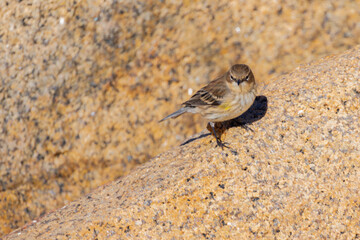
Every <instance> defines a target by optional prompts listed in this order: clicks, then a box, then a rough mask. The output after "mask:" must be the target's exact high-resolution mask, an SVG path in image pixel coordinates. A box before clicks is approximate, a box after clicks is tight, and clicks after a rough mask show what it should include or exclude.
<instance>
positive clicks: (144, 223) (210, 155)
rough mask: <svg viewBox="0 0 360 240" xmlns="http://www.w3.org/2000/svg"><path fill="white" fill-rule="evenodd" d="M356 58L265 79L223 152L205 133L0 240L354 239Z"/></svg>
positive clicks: (358, 142) (359, 73)
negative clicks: (247, 125)
mask: <svg viewBox="0 0 360 240" xmlns="http://www.w3.org/2000/svg"><path fill="white" fill-rule="evenodd" d="M359 62H360V46H357V47H355V48H354V49H352V50H350V51H347V52H345V53H343V54H340V55H336V56H330V57H325V58H323V59H320V60H319V61H316V62H312V63H310V64H308V65H303V66H301V67H299V68H297V69H296V70H295V71H293V72H291V73H289V74H286V75H283V76H281V77H279V78H273V79H272V80H271V81H270V82H269V83H268V84H267V85H266V86H265V87H263V88H261V89H260V95H259V96H258V97H257V99H256V101H255V103H254V104H253V106H252V107H251V109H250V110H249V111H248V112H246V113H245V114H244V115H243V116H241V117H239V118H238V119H235V120H232V121H230V122H227V123H225V125H226V126H228V129H227V131H226V136H224V140H225V141H226V142H228V143H229V145H230V148H227V149H224V150H222V149H221V148H219V147H216V142H215V141H214V138H213V137H212V136H211V135H209V134H208V133H206V132H203V133H201V134H199V135H197V136H194V137H193V138H191V139H189V140H188V141H187V142H186V143H184V144H183V145H182V146H179V147H176V148H174V149H172V150H171V151H168V152H165V153H162V154H160V155H158V156H157V157H155V158H153V159H151V160H150V161H148V162H147V163H145V164H143V165H141V166H139V167H137V168H135V169H134V170H133V171H132V172H131V173H130V174H128V175H127V176H125V177H122V178H120V179H118V180H116V181H114V182H112V183H110V184H107V185H104V186H102V187H100V188H98V189H97V190H95V191H93V192H92V193H90V194H88V195H87V196H85V197H82V198H80V199H78V200H76V201H74V202H71V203H70V204H68V205H65V206H64V207H63V208H61V209H59V210H57V211H55V212H52V213H50V214H48V215H46V216H45V217H43V218H41V219H39V220H37V221H34V222H33V223H31V224H28V225H27V226H25V227H23V228H22V229H19V230H17V231H15V232H12V233H11V234H10V235H8V236H7V237H5V239H55V238H61V239H119V238H120V239H124V238H128V239H160V238H162V239H195V238H208V239H249V238H276V239H287V238H291V239H355V238H358V237H359V235H360V222H359V219H360V200H359V194H360V189H359V186H360V162H359V158H360V64H359ZM244 123H251V125H249V127H250V128H251V129H252V130H253V131H250V130H246V129H244V128H241V127H240V126H242V125H243V124H244Z"/></svg>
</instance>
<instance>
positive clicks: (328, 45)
mask: <svg viewBox="0 0 360 240" xmlns="http://www.w3.org/2000/svg"><path fill="white" fill-rule="evenodd" d="M359 22H360V14H359V7H358V3H357V2H356V1H350V0H349V1H341V2H339V1H316V2H301V3H300V2H299V1H291V0H287V1H282V3H281V4H280V3H277V2H275V1H274V2H269V1H265V0H264V1H256V2H255V1H246V2H239V1H229V2H227V3H226V4H220V3H217V2H216V1H208V3H203V2H198V1H183V2H182V3H181V2H180V1H179V2H178V3H175V2H174V3H161V1H143V2H136V1H133V0H131V1H130V0H127V1H118V2H116V1H91V2H88V1H46V3H45V2H43V1H30V0H28V1H25V0H24V1H0V24H1V26H2V27H1V29H0V100H1V101H0V104H1V106H0V159H1V164H0V213H1V214H0V235H2V234H3V233H7V232H9V231H11V230H12V229H16V228H17V227H19V226H22V225H23V224H24V223H26V222H29V221H30V220H32V219H35V218H37V217H39V216H40V215H43V214H45V213H46V212H49V211H50V210H53V209H56V208H59V207H61V206H62V205H64V204H66V203H68V202H69V201H72V200H74V199H76V198H78V197H79V196H81V195H84V194H86V193H88V192H89V191H90V190H91V189H94V188H96V187H97V186H100V185H102V184H104V183H106V182H109V181H112V180H114V179H116V178H117V177H119V176H123V175H126V174H127V173H128V172H129V171H130V170H131V169H132V168H133V167H134V166H136V165H138V164H140V163H143V162H145V161H146V160H148V159H150V158H151V157H152V156H155V155H157V154H159V153H161V152H164V151H165V150H167V149H169V148H170V147H172V146H175V145H179V144H180V143H181V142H182V141H183V140H185V139H186V138H187V137H189V136H191V135H192V134H194V133H196V132H199V131H200V130H201V129H204V128H205V126H206V123H205V122H203V121H202V120H201V119H200V118H198V117H192V116H184V117H182V118H181V119H177V120H174V121H169V122H166V123H163V124H158V123H157V120H159V119H161V118H162V117H164V116H165V115H166V114H168V113H170V112H171V111H173V110H175V109H176V107H178V106H179V104H180V103H181V102H182V101H184V100H186V99H187V98H188V97H189V94H188V93H189V92H191V90H190V88H192V89H194V90H196V89H197V88H199V87H201V86H202V85H204V84H205V83H207V82H208V81H209V80H211V79H212V78H214V77H216V76H217V75H219V74H220V73H221V72H223V71H225V70H226V69H227V68H228V67H229V66H230V65H232V64H234V63H246V64H248V65H250V66H251V68H252V69H253V71H254V73H255V75H256V78H257V80H258V82H265V83H267V82H268V79H271V77H272V76H276V75H278V74H280V73H284V72H287V71H289V70H291V69H293V68H294V67H295V66H297V65H298V64H299V63H304V62H308V61H310V60H312V59H314V58H317V57H319V56H323V55H325V54H329V53H339V52H342V51H344V50H345V49H348V48H350V47H351V46H354V45H355V44H359V42H360V40H359V39H360V26H359V24H358V23H359ZM292 84H293V83H292ZM278 86H279V87H280V86H281V85H278ZM281 87H283V86H281ZM314 91H315V90H314ZM326 97H328V96H326ZM329 97H330V96H329ZM320 100H321V99H320ZM320 100H319V101H320ZM309 101H310V100H309ZM340 103H341V102H339V104H340ZM269 104H271V102H269ZM340 106H341V104H340ZM300 110H301V109H299V111H300ZM339 111H340V110H339ZM312 114H316V113H315V112H312ZM339 114H341V112H339ZM304 116H306V115H304ZM304 118H305V117H304ZM324 121H325V120H324ZM327 122H328V123H327V124H331V120H328V121H327ZM194 123H195V124H194ZM283 131H284V136H285V135H286V134H290V133H288V131H286V130H283ZM332 134H333V135H334V136H335V134H336V131H335V130H334V131H333V132H332ZM305 150H306V149H303V151H304V154H305V153H306V151H305Z"/></svg>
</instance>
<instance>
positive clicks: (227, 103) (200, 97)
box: [159, 64, 256, 146]
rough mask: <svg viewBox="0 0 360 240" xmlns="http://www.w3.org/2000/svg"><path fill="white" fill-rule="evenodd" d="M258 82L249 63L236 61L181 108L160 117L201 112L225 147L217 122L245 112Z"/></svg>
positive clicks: (252, 98) (217, 140)
mask: <svg viewBox="0 0 360 240" xmlns="http://www.w3.org/2000/svg"><path fill="white" fill-rule="evenodd" d="M255 97H256V82H255V77H254V74H253V73H252V71H251V69H250V67H249V66H248V65H246V64H235V65H233V66H232V67H231V68H230V69H229V70H228V71H227V72H226V73H224V74H222V75H221V76H220V77H218V78H216V79H214V80H212V81H211V82H209V84H208V85H206V86H205V87H203V88H201V89H200V90H199V91H197V92H196V93H195V94H194V95H193V96H192V97H191V98H190V99H189V100H187V101H186V102H184V103H182V107H181V108H180V109H179V110H177V111H175V112H173V113H171V114H170V115H168V116H167V117H165V118H163V119H161V120H160V121H159V122H162V121H165V120H167V119H170V118H177V117H179V116H180V115H182V114H184V113H193V114H200V115H201V116H202V117H204V118H205V119H207V120H208V121H209V124H210V126H211V128H212V130H213V133H214V136H215V138H216V142H217V144H218V145H219V146H223V145H222V142H221V140H220V139H219V138H218V137H217V135H216V132H215V128H214V126H215V123H217V122H224V121H227V120H231V119H234V118H236V117H238V116H240V115H241V114H243V113H244V112H246V111H247V110H248V109H249V108H250V106H251V105H252V104H253V102H254V101H255Z"/></svg>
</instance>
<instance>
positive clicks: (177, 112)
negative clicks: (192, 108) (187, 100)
mask: <svg viewBox="0 0 360 240" xmlns="http://www.w3.org/2000/svg"><path fill="white" fill-rule="evenodd" d="M186 112H187V110H186V108H180V109H179V110H177V111H176V112H173V113H172V114H170V115H169V116H167V117H165V118H163V119H161V120H160V121H159V122H162V121H165V120H166V119H169V118H177V117H178V116H180V115H181V114H183V113H186Z"/></svg>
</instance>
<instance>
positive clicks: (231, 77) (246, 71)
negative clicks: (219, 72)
mask: <svg viewBox="0 0 360 240" xmlns="http://www.w3.org/2000/svg"><path fill="white" fill-rule="evenodd" d="M226 80H227V81H228V82H229V83H230V85H232V87H234V88H236V87H238V88H239V90H240V91H248V90H249V89H251V88H254V86H255V77H254V74H253V73H252V71H251V69H250V68H249V66H247V65H245V64H235V65H233V66H232V67H231V68H230V70H229V71H228V74H227V78H226Z"/></svg>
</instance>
